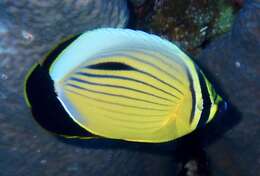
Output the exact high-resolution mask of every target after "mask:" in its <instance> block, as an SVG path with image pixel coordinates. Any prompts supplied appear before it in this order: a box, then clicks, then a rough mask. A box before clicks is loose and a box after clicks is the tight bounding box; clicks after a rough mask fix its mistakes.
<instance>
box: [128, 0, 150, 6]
mask: <svg viewBox="0 0 260 176" xmlns="http://www.w3.org/2000/svg"><path fill="white" fill-rule="evenodd" d="M145 1H146V0H130V2H131V3H132V4H133V5H135V6H140V5H142V4H143V3H144V2H145Z"/></svg>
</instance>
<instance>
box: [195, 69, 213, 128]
mask: <svg viewBox="0 0 260 176" xmlns="http://www.w3.org/2000/svg"><path fill="white" fill-rule="evenodd" d="M196 70H197V73H198V76H199V81H200V87H201V94H202V100H203V108H202V113H201V116H200V120H199V123H198V125H197V128H199V127H202V126H204V125H205V124H206V122H207V120H208V118H209V114H210V108H211V101H210V96H209V92H208V88H207V85H206V81H205V78H204V76H203V75H202V73H201V72H200V70H199V68H197V67H196Z"/></svg>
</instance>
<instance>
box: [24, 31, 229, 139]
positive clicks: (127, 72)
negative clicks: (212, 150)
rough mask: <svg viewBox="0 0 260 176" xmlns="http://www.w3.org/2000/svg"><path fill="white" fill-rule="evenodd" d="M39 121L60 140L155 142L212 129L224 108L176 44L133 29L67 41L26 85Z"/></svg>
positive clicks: (93, 33)
mask: <svg viewBox="0 0 260 176" xmlns="http://www.w3.org/2000/svg"><path fill="white" fill-rule="evenodd" d="M25 99H26V101H27V104H28V105H29V107H30V108H31V110H32V113H33V116H34V118H35V119H36V121H37V122H38V123H39V124H40V125H41V126H42V127H43V128H45V129H47V130H48V131H50V132H53V133H55V134H58V135H62V136H65V137H78V138H92V137H104V138H112V139H121V140H127V141H136V142H150V143H160V142H167V141H171V140H174V139H176V138H179V137H181V136H184V135H186V134H188V133H190V132H192V131H194V130H195V129H196V128H199V127H201V126H204V125H205V124H207V123H209V122H210V121H211V120H212V119H213V118H214V116H215V114H216V112H217V111H218V110H219V105H224V107H225V108H226V107H227V104H226V103H225V102H224V101H223V99H222V98H221V96H219V95H218V94H217V93H216V91H215V90H214V88H213V86H212V85H211V84H210V82H209V81H208V80H207V78H206V77H205V75H204V74H203V73H202V71H201V70H200V69H199V68H198V66H197V65H196V64H195V63H194V62H193V61H192V60H191V59H190V58H189V57H188V56H187V55H186V54H185V53H184V52H183V51H181V50H180V49H179V48H178V47H177V46H176V45H174V44H173V43H171V42H169V41H167V40H164V39H162V38H160V37H158V36H156V35H152V34H147V33H145V32H142V31H134V30H130V29H112V28H102V29H96V30H93V31H88V32H86V33H83V34H82V35H79V36H75V37H73V38H70V39H68V40H66V41H64V42H62V43H61V44H60V45H58V46H57V47H56V48H55V49H54V50H52V51H51V52H50V53H49V54H48V55H47V57H46V58H45V59H44V60H43V61H42V62H39V63H37V64H36V65H35V66H34V67H33V68H32V69H31V70H30V71H29V73H28V75H27V77H26V81H25Z"/></svg>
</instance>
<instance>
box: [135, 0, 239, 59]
mask: <svg viewBox="0 0 260 176" xmlns="http://www.w3.org/2000/svg"><path fill="white" fill-rule="evenodd" d="M234 12H235V8H234V7H233V5H232V4H231V3H230V2H228V1H226V0H220V1H208V0H206V1H205V0H175V1H172V0H152V1H146V2H145V4H143V6H141V7H137V8H135V14H136V18H137V20H136V22H135V23H134V24H133V26H134V27H135V28H137V29H142V30H145V31H147V32H149V33H155V34H157V35H161V36H163V37H165V38H167V39H169V40H171V41H174V42H177V44H178V45H180V46H181V47H183V48H185V49H186V50H188V51H190V52H192V53H193V54H196V53H197V51H199V50H200V49H201V47H202V45H204V43H206V42H207V41H208V40H212V39H213V38H215V37H217V36H219V35H221V34H223V33H225V32H227V31H229V30H230V27H231V24H232V22H233V18H234Z"/></svg>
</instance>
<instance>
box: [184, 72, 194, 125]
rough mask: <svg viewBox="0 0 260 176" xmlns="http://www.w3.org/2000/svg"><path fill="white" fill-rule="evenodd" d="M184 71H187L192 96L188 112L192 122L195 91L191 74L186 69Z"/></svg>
mask: <svg viewBox="0 0 260 176" xmlns="http://www.w3.org/2000/svg"><path fill="white" fill-rule="evenodd" d="M186 72H187V75H188V79H189V82H190V91H191V98H192V100H191V101H192V107H191V108H192V109H191V114H190V122H189V123H190V124H191V123H192V121H193V119H194V116H195V106H196V95H195V91H194V86H193V84H194V82H193V79H192V76H191V74H190V72H189V70H188V69H186Z"/></svg>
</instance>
